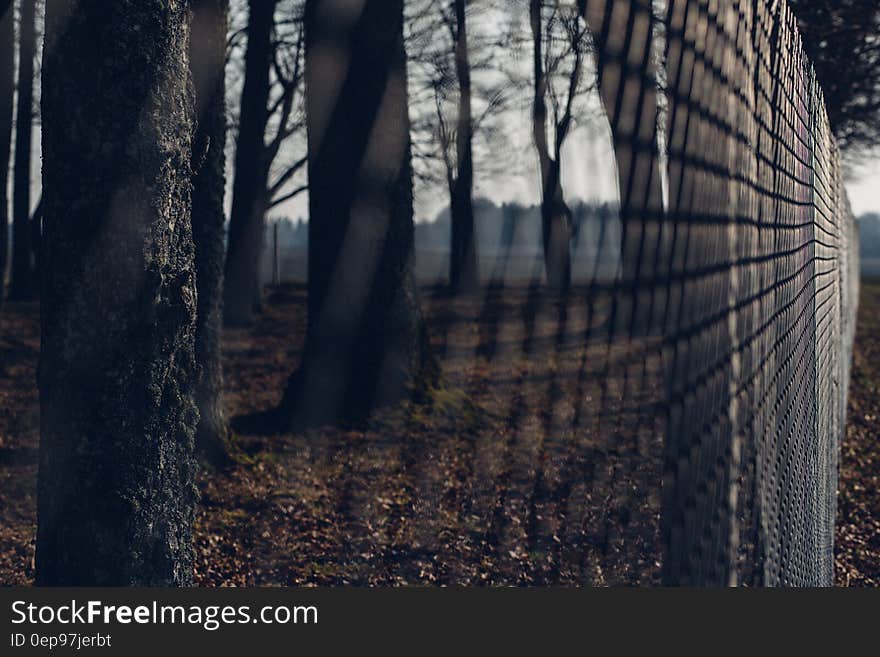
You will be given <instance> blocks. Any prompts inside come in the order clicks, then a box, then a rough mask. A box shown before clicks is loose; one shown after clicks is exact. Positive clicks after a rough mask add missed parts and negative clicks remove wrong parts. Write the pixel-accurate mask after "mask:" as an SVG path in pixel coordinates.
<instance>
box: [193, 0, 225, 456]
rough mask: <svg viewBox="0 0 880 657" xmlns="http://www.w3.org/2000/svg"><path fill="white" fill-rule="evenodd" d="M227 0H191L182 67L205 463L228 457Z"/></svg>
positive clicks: (200, 440)
mask: <svg viewBox="0 0 880 657" xmlns="http://www.w3.org/2000/svg"><path fill="white" fill-rule="evenodd" d="M228 12H229V3H228V0H195V1H194V2H193V19H192V35H191V39H190V51H189V52H190V71H191V72H192V76H193V87H194V88H195V105H196V132H195V137H194V140H193V163H192V166H193V191H192V226H193V242H194V243H195V261H196V288H197V289H198V312H197V321H196V362H197V364H198V366H199V376H198V383H197V384H196V403H197V404H198V407H199V425H198V429H197V431H196V449H197V450H198V452H199V453H200V454H201V456H202V457H203V458H205V459H206V460H207V461H208V462H210V463H212V464H214V465H222V464H224V463H225V462H226V461H227V460H228V458H229V428H228V425H227V422H226V415H225V413H224V411H223V396H222V395H223V368H222V363H221V350H220V339H221V329H222V326H221V324H222V294H223V255H224V247H223V236H224V226H223V224H224V220H225V216H224V213H223V192H224V189H225V187H226V174H225V166H226V156H225V146H226V102H225V94H226V84H225V80H224V66H225V61H226V25H227V20H228Z"/></svg>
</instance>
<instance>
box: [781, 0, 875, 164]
mask: <svg viewBox="0 0 880 657" xmlns="http://www.w3.org/2000/svg"><path fill="white" fill-rule="evenodd" d="M788 4H789V6H790V7H791V8H792V10H793V11H794V14H795V16H796V17H797V20H798V26H799V27H800V31H801V36H802V37H803V41H804V47H805V49H806V51H807V55H808V56H809V58H810V60H811V61H812V62H813V66H814V67H815V69H816V76H817V78H818V80H819V83H820V84H821V85H822V90H823V91H824V95H825V107H826V109H827V110H828V118H829V120H830V122H831V126H832V129H833V130H834V133H835V135H836V136H837V141H838V143H839V144H840V145H841V146H842V147H843V148H845V149H847V150H850V151H854V150H860V149H865V148H867V149H870V148H876V147H880V4H878V3H877V2H876V0H835V1H834V2H828V1H827V0H822V1H819V0H789V2H788Z"/></svg>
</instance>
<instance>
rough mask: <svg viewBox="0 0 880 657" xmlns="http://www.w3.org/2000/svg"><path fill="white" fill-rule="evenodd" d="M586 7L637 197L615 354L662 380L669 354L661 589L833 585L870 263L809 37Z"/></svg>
mask: <svg viewBox="0 0 880 657" xmlns="http://www.w3.org/2000/svg"><path fill="white" fill-rule="evenodd" d="M580 4H581V8H582V10H583V11H584V12H585V16H586V18H587V21H588V23H589V25H590V28H591V30H592V32H593V34H594V35H595V38H594V40H595V46H596V49H597V61H598V71H599V72H598V77H599V88H600V94H601V96H602V99H603V102H604V105H605V108H606V110H607V113H608V117H609V120H610V123H611V126H612V134H613V140H614V146H615V151H616V158H617V163H618V169H619V179H620V197H621V201H620V204H621V214H620V216H621V221H622V222H623V243H622V246H621V248H622V254H623V270H622V279H621V283H622V284H621V285H620V286H619V288H618V289H617V290H616V291H615V293H614V301H613V310H612V314H613V315H614V319H613V321H612V326H611V333H612V334H613V335H612V338H611V341H614V340H617V341H619V340H620V339H621V336H625V338H626V341H627V343H628V344H629V350H630V351H631V354H630V362H632V361H633V360H635V361H636V365H635V366H630V372H631V373H635V372H637V371H638V370H639V369H641V370H642V371H643V372H648V371H650V370H652V366H651V365H650V364H649V363H650V361H651V359H653V358H656V357H657V353H656V352H655V351H653V350H650V349H648V350H644V352H643V357H641V358H640V357H639V354H638V353H636V352H637V351H638V349H639V348H643V347H644V341H643V340H641V337H642V336H646V335H648V336H650V335H653V336H659V337H660V347H659V350H658V351H659V354H660V355H659V358H660V360H661V364H660V368H661V371H662V377H663V383H662V389H663V393H662V401H659V402H658V403H659V406H660V407H661V408H662V411H661V415H662V416H663V420H662V429H661V431H662V433H663V439H662V442H663V444H664V453H665V458H664V473H663V502H662V515H661V535H662V545H663V560H662V580H663V582H664V583H667V584H682V585H732V584H749V585H797V586H803V585H806V586H816V585H830V584H832V582H833V571H834V567H833V564H834V561H833V536H834V521H835V507H836V488H837V468H838V454H839V451H840V443H841V439H842V436H843V434H844V423H845V412H846V396H847V382H848V379H849V364H850V359H851V352H852V344H853V332H854V324H855V313H856V306H857V295H858V274H857V257H858V256H857V253H858V248H857V234H856V229H855V223H854V219H853V216H852V213H851V211H850V207H849V204H848V200H847V196H846V193H845V191H844V187H843V181H842V175H841V165H840V158H839V155H838V151H837V148H836V145H835V141H834V138H833V136H832V133H831V129H830V127H829V123H828V118H827V114H826V111H825V107H824V103H823V97H822V92H821V89H820V87H819V85H818V83H817V81H816V77H815V74H814V71H813V68H812V66H811V64H810V62H809V61H808V59H807V57H806V55H805V52H804V48H803V44H802V42H801V38H800V35H799V34H798V30H797V27H796V19H795V17H794V16H793V14H792V12H791V10H790V9H789V7H788V5H787V4H786V2H785V0H669V1H668V3H666V4H665V6H663V7H658V5H657V3H651V2H650V1H649V0H632V1H629V0H616V1H615V0H608V1H605V0H589V1H586V2H581V3H580ZM658 35H660V36H659V38H658ZM658 41H659V43H660V44H662V45H661V47H659V48H658V47H657V43H658ZM658 50H660V51H662V52H660V53H659V54H658V53H657V51H658ZM658 95H659V96H660V97H662V101H663V102H658ZM640 344H641V345H642V347H639V346H638V345H640ZM638 361H641V362H638ZM628 378H631V377H628ZM646 385H648V386H650V385H651V384H650V383H646ZM656 426H660V423H657V424H656V425H655V427H656Z"/></svg>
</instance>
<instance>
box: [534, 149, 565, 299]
mask: <svg viewBox="0 0 880 657" xmlns="http://www.w3.org/2000/svg"><path fill="white" fill-rule="evenodd" d="M541 182H542V187H543V189H542V194H541V236H542V237H543V244H544V270H545V271H546V273H547V287H548V288H550V290H552V291H553V292H557V293H565V292H567V291H568V290H569V288H570V287H571V240H572V214H571V210H570V209H569V207H568V204H567V203H566V202H565V199H564V198H563V195H562V171H561V170H560V162H559V159H558V158H557V159H555V160H550V162H549V171H548V173H547V175H546V177H542V181H541Z"/></svg>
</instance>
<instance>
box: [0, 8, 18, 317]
mask: <svg viewBox="0 0 880 657" xmlns="http://www.w3.org/2000/svg"><path fill="white" fill-rule="evenodd" d="M13 22H14V21H13V11H12V0H2V1H0V306H2V305H3V298H4V296H5V292H6V263H7V258H8V254H9V197H8V189H9V150H10V146H11V144H12V116H13V109H14V108H13V103H12V99H13V92H14V88H15V26H14V25H13Z"/></svg>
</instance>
